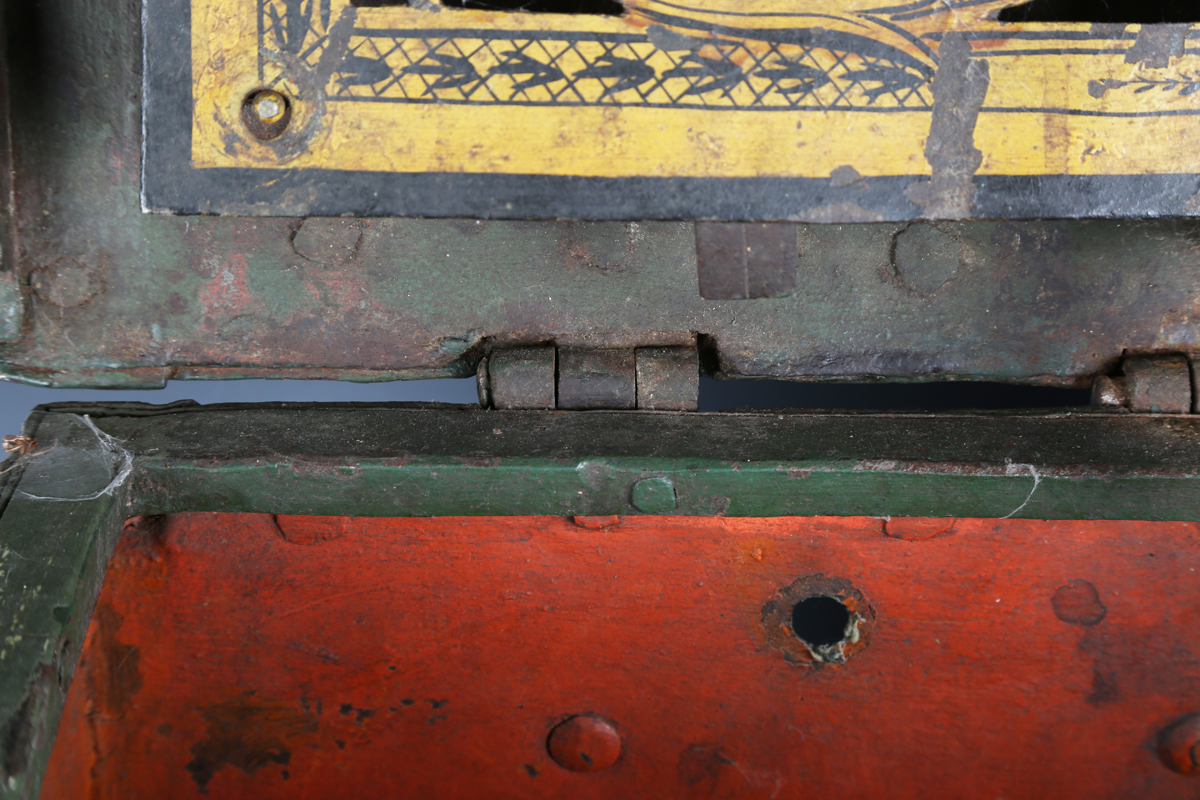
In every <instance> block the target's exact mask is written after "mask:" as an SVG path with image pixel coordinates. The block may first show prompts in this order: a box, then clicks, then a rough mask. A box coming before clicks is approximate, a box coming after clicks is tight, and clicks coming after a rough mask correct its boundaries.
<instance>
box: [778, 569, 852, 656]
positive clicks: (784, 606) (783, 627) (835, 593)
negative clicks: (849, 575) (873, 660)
mask: <svg viewBox="0 0 1200 800" xmlns="http://www.w3.org/2000/svg"><path fill="white" fill-rule="evenodd" d="M813 597H829V598H833V599H834V600H837V601H838V602H840V603H841V604H842V605H843V606H845V608H846V611H847V612H849V621H848V623H847V624H846V629H845V634H844V636H843V638H842V640H841V641H840V642H838V643H837V644H835V645H831V646H816V647H813V646H810V645H809V644H808V643H806V642H805V641H804V640H802V639H801V638H800V637H799V636H798V635H796V632H795V631H794V630H793V629H792V609H793V608H795V607H796V605H797V604H799V603H801V602H803V601H805V600H808V599H809V598H813ZM762 626H763V630H764V631H765V632H766V634H767V642H768V643H769V644H770V645H771V646H772V647H774V648H775V649H776V650H779V651H781V652H782V653H783V657H784V659H785V660H787V661H788V662H789V663H792V664H799V665H809V666H814V667H820V666H822V665H823V664H826V663H835V664H836V663H845V662H846V661H847V660H848V659H849V658H851V657H852V656H854V655H855V654H857V653H859V652H860V651H862V650H863V649H864V648H865V647H866V646H867V642H868V640H869V639H870V635H871V631H872V630H873V629H874V627H875V609H873V608H872V607H871V604H870V603H868V602H867V599H866V598H865V597H863V594H862V592H860V591H859V590H858V589H856V588H854V585H853V584H851V583H850V581H848V580H845V579H844V578H834V577H826V576H824V575H821V574H817V575H806V576H805V577H802V578H798V579H796V580H795V581H793V582H792V583H791V584H789V585H788V586H785V587H783V588H782V589H780V590H779V591H777V592H776V593H775V595H774V596H773V597H772V598H771V599H770V600H768V601H767V604H766V605H764V606H763V609H762Z"/></svg>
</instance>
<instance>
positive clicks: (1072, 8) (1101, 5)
mask: <svg viewBox="0 0 1200 800" xmlns="http://www.w3.org/2000/svg"><path fill="white" fill-rule="evenodd" d="M996 19H998V20H999V21H1000V22H1098V23H1110V24H1111V23H1121V22H1136V23H1148V24H1153V23H1161V22H1200V2H1197V0H1030V2H1028V3H1022V4H1020V5H1016V6H1009V7H1008V8H1005V9H1002V10H1001V11H1000V14H999V15H998V16H997V17H996Z"/></svg>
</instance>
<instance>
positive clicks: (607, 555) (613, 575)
mask: <svg viewBox="0 0 1200 800" xmlns="http://www.w3.org/2000/svg"><path fill="white" fill-rule="evenodd" d="M893 521H894V520H893ZM917 522H919V521H917ZM952 522H953V524H952V526H951V528H952V530H951V531H950V532H949V533H948V534H947V535H944V536H939V537H934V538H929V539H925V540H923V541H917V540H905V539H901V538H896V537H895V536H889V535H887V533H886V531H885V522H884V521H883V520H879V519H866V518H841V519H835V518H816V519H799V518H781V519H744V520H701V519H683V518H673V517H666V518H648V517H643V518H624V519H619V520H616V521H610V522H608V523H606V524H604V525H602V526H600V527H581V526H579V525H577V524H573V523H572V521H570V520H567V519H563V518H548V517H536V518H481V519H476V520H468V519H462V518H447V519H423V520H421V519H414V520H385V519H361V518H360V519H350V520H345V519H337V520H331V521H328V522H327V521H324V520H321V519H309V520H307V521H305V523H304V524H305V525H306V526H308V527H309V528H310V529H312V530H317V529H319V528H321V527H322V526H325V525H328V526H329V528H330V531H329V534H328V535H316V536H314V537H311V538H314V539H316V540H317V543H315V544H307V543H306V544H298V543H295V542H293V541H291V540H290V539H288V538H285V535H284V534H283V533H282V532H281V530H282V529H283V528H284V527H285V525H281V524H278V523H277V522H276V520H275V519H274V518H273V517H272V516H271V515H265V514H263V515H222V514H185V515H178V516H173V517H169V518H166V519H165V520H161V521H160V522H159V524H157V525H150V526H146V525H142V526H139V528H137V529H135V530H132V531H129V532H127V533H126V534H125V536H124V538H123V539H122V540H121V542H120V544H119V546H118V551H117V554H116V555H115V557H114V558H113V560H112V562H111V566H110V568H109V576H108V579H107V581H106V583H105V586H104V589H103V592H102V595H101V598H100V602H99V606H98V610H97V613H96V615H95V616H94V618H93V621H92V625H91V628H90V631H89V633H88V637H87V640H86V642H85V643H84V645H83V649H84V654H83V659H82V663H81V667H80V671H79V673H78V674H77V676H76V679H75V681H74V683H73V684H72V686H71V693H70V697H69V699H68V702H67V708H66V711H65V713H64V716H63V723H62V731H61V733H60V737H59V742H60V744H59V746H58V747H57V748H56V750H55V752H54V754H53V756H52V760H51V766H50V770H49V773H48V779H47V785H46V790H45V792H44V793H43V797H44V798H54V799H57V798H70V799H71V800H75V798H79V797H96V798H105V797H120V798H123V799H126V798H127V799H129V800H136V798H142V797H146V798H160V797H167V796H169V797H191V796H200V795H201V792H202V791H204V792H207V795H208V796H211V797H221V798H240V797H254V798H270V797H298V796H345V795H354V796H358V797H363V798H376V797H379V798H384V797H395V796H397V795H406V796H413V797H441V798H454V797H472V798H477V797H507V796H519V797H526V798H538V797H567V796H570V797H581V798H587V797H604V798H613V797H684V798H691V797H697V798H699V797H706V798H707V797H739V798H757V797H762V798H769V797H776V798H778V797H792V796H823V797H889V798H927V797H939V798H941V797H946V798H951V797H999V796H1003V797H1044V796H1054V797H1061V798H1088V800H1093V799H1094V798H1126V797H1138V798H1168V797H1170V798H1175V797H1186V796H1191V795H1192V794H1193V793H1194V791H1195V780H1196V778H1195V777H1193V776H1187V775H1181V774H1179V772H1178V771H1176V770H1177V769H1178V767H1177V766H1175V767H1169V766H1168V764H1170V763H1172V762H1168V764H1164V763H1163V760H1162V758H1161V757H1160V754H1161V753H1163V752H1164V748H1166V752H1168V753H1175V752H1179V753H1181V754H1182V755H1183V756H1184V757H1185V758H1190V757H1191V756H1190V752H1191V751H1190V749H1189V748H1190V747H1192V746H1193V745H1194V743H1193V742H1191V740H1189V739H1187V738H1186V737H1185V738H1184V739H1183V740H1182V741H1183V744H1182V745H1177V744H1176V743H1175V739H1174V738H1172V737H1173V735H1174V734H1172V733H1168V734H1166V735H1165V736H1164V734H1163V733H1162V732H1163V731H1165V730H1173V731H1181V730H1183V728H1181V727H1178V723H1179V721H1180V720H1181V719H1184V718H1185V717H1186V716H1187V715H1190V714H1193V713H1194V710H1195V706H1194V703H1195V696H1196V688H1197V686H1200V643H1197V641H1196V639H1195V637H1192V636H1187V635H1183V634H1181V631H1186V630H1188V628H1189V622H1188V621H1189V620H1191V619H1193V618H1194V617H1195V615H1196V614H1197V613H1200V593H1198V592H1197V589H1196V581H1195V572H1194V570H1196V569H1197V568H1200V549H1198V548H1197V547H1196V542H1197V541H1198V540H1200V539H1198V537H1200V530H1198V529H1197V527H1196V525H1195V524H1194V523H1128V522H1079V521H1070V522H1057V523H1056V522H1039V521H1029V520H1008V521H998V520H979V519H958V520H954V521H952ZM287 524H292V522H289V523H287ZM1167 554H1170V556H1171V557H1170V558H1166V557H1164V556H1165V555H1167ZM818 574H820V575H823V576H825V577H824V578H822V579H817V578H815V577H814V576H816V575H818ZM804 580H807V581H809V583H808V584H807V585H806V584H804V583H803V582H801V583H797V581H804ZM781 587H788V588H787V589H785V590H784V591H782V592H781ZM851 587H852V589H853V590H854V591H856V592H859V593H861V598H863V599H865V600H866V601H867V602H869V606H870V609H872V610H873V614H874V628H873V630H871V631H870V634H869V644H867V645H866V646H865V647H863V648H862V649H861V650H859V652H857V653H855V654H853V655H852V656H851V657H849V658H848V659H846V661H845V663H837V662H836V660H826V661H824V662H815V661H813V660H811V659H810V660H807V661H805V660H796V661H793V660H789V658H788V657H787V655H786V654H785V653H784V652H782V651H781V650H780V649H778V648H777V647H776V646H775V645H774V644H773V642H772V636H774V635H776V634H773V633H772V632H771V631H769V630H767V629H764V627H763V624H762V621H763V618H764V614H763V609H764V604H767V603H769V602H775V603H777V604H779V609H778V610H779V613H778V615H777V616H778V617H779V618H780V620H781V621H782V624H781V625H780V626H778V628H777V635H778V636H779V637H789V636H790V637H792V638H793V639H796V638H797V634H796V633H795V632H794V630H789V626H788V625H787V624H786V620H787V619H788V618H789V616H790V615H791V614H792V612H793V611H794V610H795V609H796V608H797V607H798V606H799V605H801V604H803V603H804V602H805V601H809V600H812V599H813V598H819V597H826V598H829V597H831V596H838V597H842V598H844V599H845V600H846V602H847V603H849V598H850V597H851V596H852V593H851ZM1088 587H1090V591H1084V590H1085V589H1087V588H1088ZM858 608H859V609H860V613H862V611H861V609H862V608H863V606H858ZM1097 609H1103V613H1098V611H1097ZM861 641H866V640H865V639H860V642H861ZM247 643H253V648H252V650H247ZM250 653H252V654H253V657H248V655H249V654H250ZM481 676H486V680H482V679H481ZM967 687H969V688H967ZM581 718H582V719H585V720H588V721H589V722H593V721H594V722H595V726H594V727H596V728H600V730H593V731H592V734H593V735H590V736H586V735H585V732H584V731H578V730H577V731H575V734H577V735H573V736H567V734H568V733H571V732H570V731H563V730H562V728H561V724H562V723H563V722H564V721H567V720H571V719H575V720H581ZM597 718H600V719H602V720H603V721H604V722H605V723H607V726H609V727H611V729H612V731H613V732H615V733H616V734H617V735H616V736H613V735H611V734H610V733H608V732H606V731H605V730H603V727H602V726H601V725H600V720H599V719H597ZM1172 726H1177V727H1175V728H1172ZM555 731H558V732H559V733H558V734H556V733H555ZM560 737H561V738H562V739H570V740H573V741H574V742H575V743H576V750H577V752H578V750H579V748H578V746H577V743H579V742H581V741H584V740H587V741H588V744H587V745H586V749H585V750H584V752H586V753H587V754H588V756H589V757H590V758H592V759H593V765H592V766H594V767H599V766H600V765H601V764H603V763H604V762H605V761H607V760H609V759H610V758H612V755H613V754H614V752H615V753H616V754H618V757H616V758H615V759H613V760H612V763H611V766H608V767H607V768H605V769H597V770H596V771H592V772H588V771H574V768H578V767H580V766H584V765H586V761H585V760H584V759H583V758H582V756H581V755H580V756H579V757H577V758H573V757H572V756H570V755H564V754H562V752H561V751H560V749H559V747H558V744H559V739H560ZM618 737H619V738H618ZM597 741H598V742H599V745H597ZM618 748H619V749H618ZM556 753H558V756H557V757H556V755H555V754H556ZM864 753H869V754H870V768H869V769H864V768H863V767H862V764H863V760H862V759H863V754H864ZM564 762H565V763H566V766H567V768H563V766H560V764H562V763H564ZM1186 763H1187V762H1186V761H1185V762H1184V765H1185V766H1186ZM914 764H920V765H921V768H920V769H914V768H913V765H914Z"/></svg>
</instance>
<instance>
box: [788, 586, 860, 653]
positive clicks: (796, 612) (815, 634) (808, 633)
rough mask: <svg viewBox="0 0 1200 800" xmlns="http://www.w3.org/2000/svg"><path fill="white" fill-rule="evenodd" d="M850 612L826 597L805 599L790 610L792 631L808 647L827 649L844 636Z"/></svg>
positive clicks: (838, 601)
mask: <svg viewBox="0 0 1200 800" xmlns="http://www.w3.org/2000/svg"><path fill="white" fill-rule="evenodd" d="M849 622H850V611H849V609H847V608H846V606H845V605H843V604H842V602H841V601H840V600H835V599H834V598H832V597H827V596H826V595H817V596H816V597H807V598H805V599H804V600H801V601H800V602H799V603H797V604H796V605H795V607H794V608H792V630H793V631H795V633H796V635H797V636H799V637H800V639H801V640H802V641H803V642H804V643H805V644H807V645H808V646H809V647H828V646H829V645H833V644H837V643H838V642H840V641H841V640H842V639H843V638H845V636H846V625H847V624H848V623H849Z"/></svg>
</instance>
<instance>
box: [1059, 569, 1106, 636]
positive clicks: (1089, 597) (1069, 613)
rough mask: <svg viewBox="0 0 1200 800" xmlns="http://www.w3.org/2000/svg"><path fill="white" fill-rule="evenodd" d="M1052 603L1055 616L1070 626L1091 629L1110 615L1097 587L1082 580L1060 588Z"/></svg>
mask: <svg viewBox="0 0 1200 800" xmlns="http://www.w3.org/2000/svg"><path fill="white" fill-rule="evenodd" d="M1050 602H1051V604H1052V605H1053V606H1054V616H1056V617H1058V618H1059V619H1060V620H1062V621H1063V622H1065V623H1067V624H1068V625H1084V626H1088V627H1090V626H1092V625H1097V624H1099V623H1100V622H1101V621H1102V620H1103V619H1104V617H1105V616H1107V614H1108V609H1107V608H1106V607H1105V605H1104V603H1103V602H1101V600H1100V593H1099V592H1098V591H1096V587H1095V586H1093V585H1092V583H1091V582H1090V581H1085V580H1082V579H1077V580H1073V581H1071V582H1070V583H1068V584H1067V585H1066V586H1060V587H1059V588H1058V591H1056V592H1055V593H1054V597H1052V598H1050Z"/></svg>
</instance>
